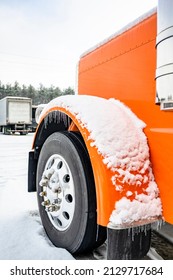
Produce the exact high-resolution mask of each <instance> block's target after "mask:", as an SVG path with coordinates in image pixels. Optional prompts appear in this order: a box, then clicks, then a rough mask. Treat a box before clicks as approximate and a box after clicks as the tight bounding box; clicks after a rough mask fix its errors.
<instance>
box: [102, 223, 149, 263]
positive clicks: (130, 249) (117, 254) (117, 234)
mask: <svg viewBox="0 0 173 280" xmlns="http://www.w3.org/2000/svg"><path fill="white" fill-rule="evenodd" d="M107 231H108V246H107V259H108V260H134V259H135V260H139V259H142V258H143V257H144V256H145V255H146V254H147V252H148V251H149V249H150V242H151V225H150V224H149V225H146V226H138V227H133V228H126V229H112V228H108V229H107Z"/></svg>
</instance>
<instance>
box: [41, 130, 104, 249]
mask: <svg viewBox="0 0 173 280" xmlns="http://www.w3.org/2000/svg"><path fill="white" fill-rule="evenodd" d="M37 193H38V204H39V211H40V216H41V219H42V223H43V226H44V228H45V231H46V233H47V235H48V237H49V239H50V240H51V241H52V243H53V244H54V245H55V246H57V247H62V248H65V249H67V250H68V251H69V252H71V253H81V252H84V251H89V250H92V249H94V248H95V247H97V246H99V245H101V244H102V243H103V242H104V241H105V239H106V228H103V227H100V226H98V225H97V223H96V221H97V214H96V194H95V185H94V178H93V173H92V168H91V164H90V160H89V156H88V152H87V150H86V148H85V145H84V143H83V141H82V139H81V138H80V136H79V135H78V134H77V133H72V132H55V133H53V134H52V135H50V136H49V137H48V138H47V140H46V141H45V143H44V145H43V147H42V149H41V152H40V156H39V160H38V168H37Z"/></svg>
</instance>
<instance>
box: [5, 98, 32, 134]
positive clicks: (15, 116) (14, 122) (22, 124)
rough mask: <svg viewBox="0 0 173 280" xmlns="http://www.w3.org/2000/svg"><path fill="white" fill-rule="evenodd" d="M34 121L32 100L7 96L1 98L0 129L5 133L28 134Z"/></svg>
mask: <svg viewBox="0 0 173 280" xmlns="http://www.w3.org/2000/svg"><path fill="white" fill-rule="evenodd" d="M31 123H32V100H31V98H27V97H16V96H6V97H5V98H3V99H1V100H0V131H1V132H3V133H4V134H11V133H15V132H19V133H20V134H27V133H28V132H29V130H30V125H31Z"/></svg>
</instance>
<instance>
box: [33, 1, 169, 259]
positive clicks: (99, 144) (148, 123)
mask: <svg viewBox="0 0 173 280" xmlns="http://www.w3.org/2000/svg"><path fill="white" fill-rule="evenodd" d="M172 14H173V2H172V1H170V0H166V1H163V0H159V1H158V7H157V10H156V9H154V10H152V11H150V12H149V13H147V14H145V15H144V16H142V17H140V18H139V19H138V20H136V21H135V22H133V23H131V24H130V25H128V26H126V27H125V28H124V29H122V30H120V32H118V33H116V34H114V35H113V36H111V37H110V38H108V39H107V40H105V41H104V42H102V43H100V44H99V45H97V46H96V47H94V48H92V49H90V50H89V51H87V52H86V53H84V54H83V55H82V56H81V58H80V61H79V71H78V95H75V96H64V97H58V98H56V99H55V100H52V101H51V102H50V103H49V104H48V105H47V106H46V107H45V108H44V110H43V111H42V113H41V116H40V121H39V124H38V127H37V131H36V134H35V138H34V142H33V147H32V150H31V151H30V153H29V172H28V174H29V176H28V190H29V191H30V192H31V191H37V193H38V205H39V211H40V216H41V219H42V223H43V226H44V228H45V230H46V233H47V235H48V237H49V238H50V240H51V241H52V243H53V244H54V245H55V246H58V247H63V248H66V249H67V250H69V251H70V252H71V253H73V254H75V253H81V252H85V251H89V250H92V249H94V248H96V247H98V246H100V245H101V244H102V243H103V242H104V241H105V240H106V238H107V258H108V259H140V258H142V257H143V256H145V255H146V253H147V252H148V250H149V248H150V239H151V224H152V223H153V222H159V221H161V220H165V221H167V222H168V223H171V224H173V207H172V202H173V163H172V159H173V149H172V143H173V127H172V124H173V112H172V111H173V55H172V49H173V19H172Z"/></svg>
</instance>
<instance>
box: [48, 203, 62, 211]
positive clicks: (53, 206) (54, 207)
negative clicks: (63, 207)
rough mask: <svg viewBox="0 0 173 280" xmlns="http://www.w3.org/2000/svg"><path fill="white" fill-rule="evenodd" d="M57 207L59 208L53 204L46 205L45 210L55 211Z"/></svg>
mask: <svg viewBox="0 0 173 280" xmlns="http://www.w3.org/2000/svg"><path fill="white" fill-rule="evenodd" d="M59 209H60V207H59V206H57V205H53V204H52V205H50V206H48V207H46V211H47V212H55V211H58V210H59Z"/></svg>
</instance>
